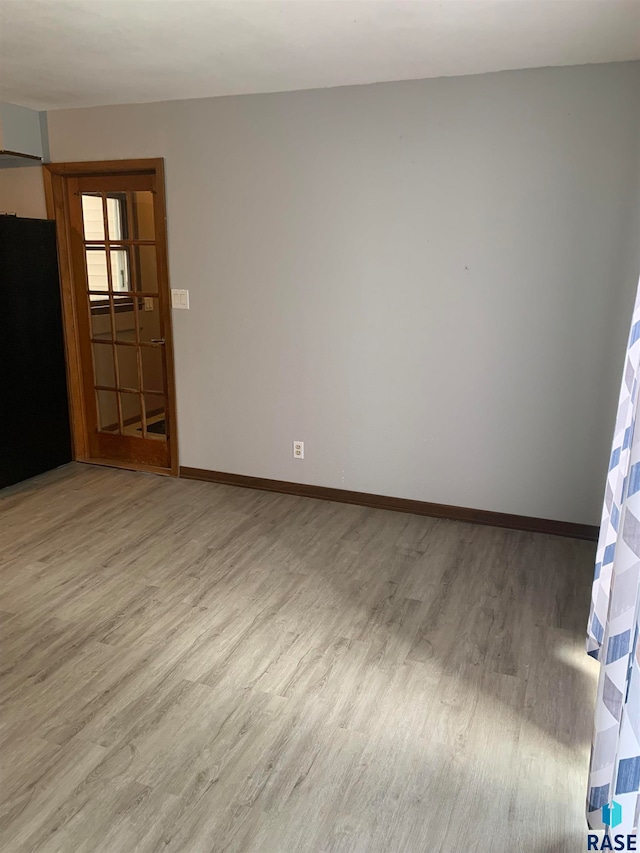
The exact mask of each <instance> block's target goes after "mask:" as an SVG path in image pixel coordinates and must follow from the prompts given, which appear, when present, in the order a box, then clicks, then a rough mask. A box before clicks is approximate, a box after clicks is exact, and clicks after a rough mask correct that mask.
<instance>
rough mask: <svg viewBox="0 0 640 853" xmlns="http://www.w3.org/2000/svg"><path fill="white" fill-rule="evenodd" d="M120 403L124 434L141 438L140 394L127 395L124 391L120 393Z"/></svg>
mask: <svg viewBox="0 0 640 853" xmlns="http://www.w3.org/2000/svg"><path fill="white" fill-rule="evenodd" d="M120 402H121V404H122V420H123V423H124V431H125V434H126V435H137V436H139V437H141V436H142V432H140V431H139V430H140V427H141V426H142V404H141V402H140V394H128V393H127V392H126V391H121V392H120Z"/></svg>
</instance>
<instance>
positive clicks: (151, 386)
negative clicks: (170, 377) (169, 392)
mask: <svg viewBox="0 0 640 853" xmlns="http://www.w3.org/2000/svg"><path fill="white" fill-rule="evenodd" d="M140 355H141V356H142V385H143V387H144V390H145V391H164V371H163V369H162V362H163V360H164V352H163V350H162V347H140Z"/></svg>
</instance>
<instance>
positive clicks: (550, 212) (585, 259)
mask: <svg viewBox="0 0 640 853" xmlns="http://www.w3.org/2000/svg"><path fill="white" fill-rule="evenodd" d="M639 124H640V64H639V63H625V64H615V65H599V66H581V67H569V68H555V69H540V70H533V71H516V72H504V73H500V74H487V75H480V76H474V77H458V78H447V79H436V80H426V81H415V82H407V83H391V84H379V85H374V86H362V87H349V88H342V89H329V90H319V91H307V92H295V93H286V94H278V95H257V96H244V97H231V98H219V99H209V100H193V101H175V102H164V103H158V104H146V105H134V106H123V107H104V108H96V109H84V110H69V111H59V112H52V113H50V114H49V138H50V145H51V159H52V160H53V161H62V160H76V159H77V160H99V159H103V158H109V159H110V158H124V157H147V156H163V157H165V158H166V170H167V194H168V225H169V250H170V258H169V261H170V273H171V284H172V285H173V286H174V287H179V288H188V289H189V290H190V295H191V310H190V311H188V312H186V311H175V312H174V323H175V338H176V352H175V357H176V366H177V384H178V412H179V430H180V462H181V464H182V465H188V466H196V467H201V468H210V469H215V470H222V471H229V472H235V473H240V474H250V475H255V476H260V477H272V478H277V479H283V480H294V481H298V482H304V483H315V484H319V485H323V486H335V487H339V488H346V489H357V490H361V491H366V492H375V493H380V494H386V495H395V496H401V497H408V498H416V499H420V500H427V501H438V502H443V503H449V504H457V505H462V506H471V507H479V508H483V509H487V510H497V511H505V512H513V513H522V514H525V515H533V516H544V517H548V518H554V519H563V520H569V521H577V522H585V523H596V522H597V521H598V520H599V511H600V502H601V497H602V490H603V482H604V474H605V469H606V462H607V456H608V449H609V442H610V436H611V431H612V428H613V420H614V414H615V403H616V398H617V393H618V385H619V377H620V371H621V367H622V359H623V351H624V345H625V338H626V334H627V328H628V322H629V317H630V310H631V305H632V299H633V292H634V289H635V285H636V283H637V277H638V272H639V269H640V241H639V239H638V237H639V194H640V133H639ZM293 439H302V440H304V441H305V442H306V445H305V450H306V459H305V460H304V461H299V460H293V459H292V450H291V442H292V440H293Z"/></svg>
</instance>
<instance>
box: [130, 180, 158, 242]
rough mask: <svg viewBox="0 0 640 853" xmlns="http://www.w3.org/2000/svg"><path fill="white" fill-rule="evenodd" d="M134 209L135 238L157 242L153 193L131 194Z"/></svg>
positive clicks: (146, 191)
mask: <svg viewBox="0 0 640 853" xmlns="http://www.w3.org/2000/svg"><path fill="white" fill-rule="evenodd" d="M131 206H132V209H133V237H134V239H135V240H155V238H156V229H155V224H154V219H153V193H152V192H150V191H148V190H144V191H142V192H133V193H131Z"/></svg>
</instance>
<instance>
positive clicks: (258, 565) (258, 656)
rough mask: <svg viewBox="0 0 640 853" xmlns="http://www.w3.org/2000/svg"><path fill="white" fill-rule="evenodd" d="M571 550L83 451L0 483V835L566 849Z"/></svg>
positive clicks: (582, 761) (587, 699)
mask: <svg viewBox="0 0 640 853" xmlns="http://www.w3.org/2000/svg"><path fill="white" fill-rule="evenodd" d="M593 551H594V548H593V546H592V545H591V544H589V543H584V542H577V541H573V540H569V539H561V538H558V537H551V536H544V535H540V534H527V533H519V532H514V531H506V530H498V529H493V528H488V527H480V526H474V525H469V524H462V523H457V522H449V521H438V520H433V519H427V518H421V517H417V516H411V515H403V514H400V513H393V512H386V511H383V510H371V509H364V508H360V507H354V506H345V505H342V504H335V503H323V502H320V501H314V500H308V499H304V498H297V497H291V496H281V495H275V494H269V493H264V492H254V491H249V490H244V489H238V488H232V487H227V486H216V485H212V484H208V483H196V482H190V481H186V480H175V479H170V478H162V477H154V476H153V475H147V474H135V473H131V472H127V471H118V470H111V469H107V468H99V467H91V466H85V465H79V464H74V465H70V466H67V467H66V468H63V469H59V470H58V471H54V472H50V473H49V474H46V475H43V476H42V477H39V478H36V479H34V480H32V481H30V482H28V483H24V484H21V485H20V486H16V487H12V488H11V489H7V490H5V491H4V492H3V493H2V497H1V498H0V552H1V553H2V557H3V569H2V598H1V601H0V611H1V613H0V615H1V617H2V619H1V621H2V625H3V641H2V660H1V664H2V667H1V668H2V684H1V687H2V704H1V707H0V713H1V716H0V722H1V729H0V754H1V757H2V762H3V771H2V778H1V792H0V793H1V797H0V799H1V800H2V808H1V809H0V829H1V832H2V836H1V839H2V840H1V841H0V849H1V850H2V851H4V853H26V851H29V853H31V851H48V853H54V851H55V853H58V852H59V853H100V852H101V851H103V853H107V851H108V853H133V851H136V853H146V851H165V853H178V851H179V852H180V853H201V851H202V853H212V851H216V853H217V851H237V852H238V853H244V851H251V853H254V851H260V853H303V851H309V853H328V851H341V852H342V851H362V853H378V852H379V853H383V852H384V853H403V851H408V852H409V853H418V852H419V851H420V853H422V851H429V853H432V851H445V852H446V853H468V851H478V853H480V851H482V853H503V851H504V853H520V851H523V852H524V853H563V851H566V853H573V851H580V850H584V849H586V835H585V833H586V828H585V823H584V818H583V806H584V794H585V788H586V773H587V765H588V756H589V738H590V734H591V715H592V710H591V709H592V703H593V695H594V686H595V681H594V679H595V665H594V664H593V662H592V661H591V660H589V659H587V658H586V655H585V654H584V651H583V649H584V643H583V636H584V629H585V622H586V618H587V612H588V599H589V586H590V580H591V566H592V559H593Z"/></svg>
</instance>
